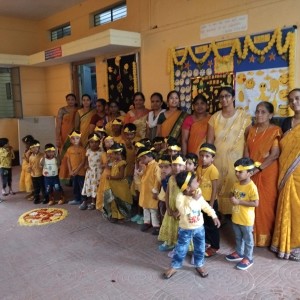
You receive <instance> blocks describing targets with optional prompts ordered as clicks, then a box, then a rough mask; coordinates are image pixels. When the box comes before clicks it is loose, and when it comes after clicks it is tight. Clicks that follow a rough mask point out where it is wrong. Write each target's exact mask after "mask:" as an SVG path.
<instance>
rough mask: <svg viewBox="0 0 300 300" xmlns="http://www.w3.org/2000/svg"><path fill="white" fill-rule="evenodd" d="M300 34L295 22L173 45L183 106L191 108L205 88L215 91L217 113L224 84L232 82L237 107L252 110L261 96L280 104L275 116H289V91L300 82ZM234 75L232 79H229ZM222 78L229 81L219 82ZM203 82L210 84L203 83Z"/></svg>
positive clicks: (174, 82)
mask: <svg viewBox="0 0 300 300" xmlns="http://www.w3.org/2000/svg"><path fill="white" fill-rule="evenodd" d="M295 34H296V26H292V27H289V28H283V29H280V28H277V29H275V30H274V31H268V32H264V33H260V34H254V35H247V36H244V37H240V38H236V39H231V40H224V41H213V42H211V43H209V44H204V45H196V46H189V47H185V48H171V49H169V63H168V70H169V73H170V88H171V89H172V90H173V89H175V90H176V91H178V92H179V94H180V105H181V108H182V109H183V110H186V111H188V112H191V101H192V99H193V98H194V97H195V96H196V95H197V93H200V92H204V93H205V94H207V95H209V98H208V100H209V105H210V113H214V112H216V111H217V110H219V109H220V105H219V103H218V99H217V97H216V95H217V92H218V89H219V88H220V87H221V86H222V85H229V86H232V87H234V89H235V92H236V97H235V104H236V106H237V107H243V108H244V109H245V110H246V111H248V112H249V113H250V114H251V115H254V111H255V107H256V105H257V104H258V103H259V102H260V101H269V102H271V103H272V104H273V105H274V108H275V116H277V117H286V116H288V115H289V114H290V111H289V109H288V105H287V94H288V91H289V90H291V89H292V88H294V86H295V40H296V38H295ZM229 74H232V81H231V80H229V82H228V81H227V78H229V77H228V75H229ZM220 78H222V80H223V82H221V83H216V82H217V81H220ZM214 80H215V81H214ZM226 81H227V82H226ZM200 82H202V83H205V84H206V87H204V88H202V87H201V85H200V86H199V83H200ZM214 82H215V83H214ZM205 84H204V86H205ZM199 87H200V88H199ZM207 91H209V92H210V93H208V92H207ZM211 92H212V93H211ZM204 96H205V95H204Z"/></svg>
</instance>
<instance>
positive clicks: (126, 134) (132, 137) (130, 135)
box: [124, 132, 135, 141]
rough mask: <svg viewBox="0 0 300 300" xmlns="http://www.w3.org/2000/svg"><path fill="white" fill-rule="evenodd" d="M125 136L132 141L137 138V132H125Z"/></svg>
mask: <svg viewBox="0 0 300 300" xmlns="http://www.w3.org/2000/svg"><path fill="white" fill-rule="evenodd" d="M124 137H125V139H126V140H128V141H132V140H133V139H134V138H135V132H124Z"/></svg>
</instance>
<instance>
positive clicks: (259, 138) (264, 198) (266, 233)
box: [245, 101, 282, 247]
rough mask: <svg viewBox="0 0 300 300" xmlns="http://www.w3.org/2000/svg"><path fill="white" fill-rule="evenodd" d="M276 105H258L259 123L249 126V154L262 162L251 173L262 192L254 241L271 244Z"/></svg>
mask: <svg viewBox="0 0 300 300" xmlns="http://www.w3.org/2000/svg"><path fill="white" fill-rule="evenodd" d="M273 113H274V107H273V105H272V104H271V103H270V102H266V101H263V102H260V103H259V104H258V105H257V106H256V111H255V125H254V126H252V127H251V128H250V129H249V134H248V137H247V142H246V147H245V156H247V157H250V158H251V159H252V160H254V161H256V162H260V163H261V165H260V167H259V168H258V169H256V170H255V171H254V175H253V176H252V177H251V179H252V180H253V182H254V183H255V184H256V186H257V188H258V193H259V206H258V207H256V208H255V223H254V244H255V246H259V247H269V246H270V244H271V240H272V235H273V230H274V222H275V214H276V206H277V181H278V157H279V153H280V150H279V140H280V138H281V135H282V132H281V128H280V127H278V126H275V125H273V124H271V123H270V120H271V119H272V116H273Z"/></svg>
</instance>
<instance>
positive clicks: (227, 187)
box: [209, 108, 251, 214]
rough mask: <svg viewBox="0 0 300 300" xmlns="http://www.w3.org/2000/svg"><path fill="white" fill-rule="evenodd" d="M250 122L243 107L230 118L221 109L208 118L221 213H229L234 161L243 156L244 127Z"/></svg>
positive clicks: (234, 177)
mask: <svg viewBox="0 0 300 300" xmlns="http://www.w3.org/2000/svg"><path fill="white" fill-rule="evenodd" d="M250 124H251V117H250V115H248V114H247V113H246V112H245V111H244V110H243V109H240V108H239V109H237V110H236V111H235V114H234V115H233V116H232V117H230V118H224V117H223V115H222V112H221V111H218V112H216V113H215V114H214V115H213V116H212V117H211V118H210V120H209V125H210V126H212V127H213V128H214V132H215V140H214V144H215V146H216V148H217V154H216V157H215V160H214V165H215V166H216V167H217V169H218V171H219V175H220V176H219V184H218V205H219V211H220V212H221V213H222V214H231V212H232V204H231V202H230V192H231V190H232V187H233V184H234V182H235V181H236V180H237V179H236V176H235V171H234V163H235V162H236V161H237V160H238V159H240V158H242V157H243V152H244V144H245V129H246V128H247V127H248V126H249V125H250Z"/></svg>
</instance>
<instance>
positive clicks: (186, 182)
mask: <svg viewBox="0 0 300 300" xmlns="http://www.w3.org/2000/svg"><path fill="white" fill-rule="evenodd" d="M192 175H193V174H192V172H188V174H187V176H186V178H185V181H184V183H183V185H182V186H181V188H180V190H181V191H182V192H184V191H185V190H186V189H187V187H188V185H189V182H190V180H191V177H192Z"/></svg>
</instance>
